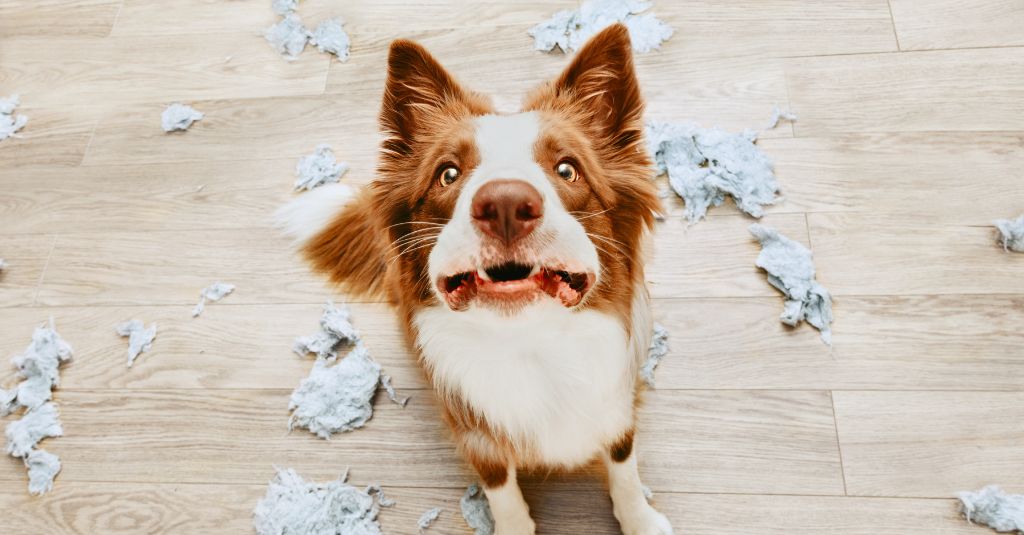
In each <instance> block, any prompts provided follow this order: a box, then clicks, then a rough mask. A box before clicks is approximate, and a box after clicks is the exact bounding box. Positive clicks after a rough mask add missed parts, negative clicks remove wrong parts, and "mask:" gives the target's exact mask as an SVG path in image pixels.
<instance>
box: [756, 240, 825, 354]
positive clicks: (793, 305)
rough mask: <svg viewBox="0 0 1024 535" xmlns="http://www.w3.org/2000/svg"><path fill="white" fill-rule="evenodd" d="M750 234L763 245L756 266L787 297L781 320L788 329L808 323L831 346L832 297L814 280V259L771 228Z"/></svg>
mask: <svg viewBox="0 0 1024 535" xmlns="http://www.w3.org/2000/svg"><path fill="white" fill-rule="evenodd" d="M749 230H750V233H751V234H753V235H754V237H755V238H757V240H758V241H759V242H761V253H760V254H758V256H757V267H759V268H761V269H763V270H765V272H767V273H768V282H769V283H770V284H771V285H772V286H774V287H775V288H777V289H778V290H779V291H781V292H782V293H783V294H785V297H786V302H785V307H784V309H783V312H782V316H780V317H779V320H781V321H782V323H785V324H786V325H789V326H794V327H795V326H796V325H797V324H799V323H800V321H806V322H807V323H810V324H811V325H813V326H814V327H815V328H816V329H818V330H819V331H821V340H822V341H823V342H825V344H827V345H832V330H831V327H830V326H831V324H832V296H831V295H829V293H828V290H826V289H825V287H824V286H822V285H821V284H818V281H816V280H815V278H814V257H813V255H812V254H811V251H810V250H809V249H807V248H806V247H804V246H803V244H801V243H800V242H797V241H794V240H791V239H789V238H787V237H785V236H783V235H781V234H779V232H778V231H777V230H775V229H773V228H771V227H766V226H764V225H758V224H756V223H755V224H753V225H750V227H749Z"/></svg>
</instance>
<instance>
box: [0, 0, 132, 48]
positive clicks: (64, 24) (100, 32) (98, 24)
mask: <svg viewBox="0 0 1024 535" xmlns="http://www.w3.org/2000/svg"><path fill="white" fill-rule="evenodd" d="M120 8H121V0H3V1H2V2H0V36H3V37H4V38H5V39H7V38H10V37H19V36H33V35H39V34H41V33H48V32H54V31H55V30H56V29H57V28H59V29H60V31H59V33H60V34H61V35H74V36H93V37H103V36H106V35H109V34H110V30H111V28H112V27H113V25H114V20H115V19H116V18H117V12H118V10H119V9H120ZM5 45H6V41H5Z"/></svg>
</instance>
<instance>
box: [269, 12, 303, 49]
mask: <svg viewBox="0 0 1024 535" xmlns="http://www.w3.org/2000/svg"><path fill="white" fill-rule="evenodd" d="M263 37H264V38H265V39H266V40H267V42H268V43H270V46H271V47H273V49H274V50H276V51H277V53H278V54H281V55H282V56H284V59H286V60H288V61H292V60H295V59H297V58H298V57H299V54H301V53H302V51H303V50H304V49H305V48H306V42H307V41H309V30H307V29H306V27H305V26H303V25H302V19H300V18H299V16H298V15H296V14H294V13H288V14H287V15H285V16H284V17H283V18H282V19H281V20H280V21H278V23H277V24H275V25H273V26H271V27H270V28H267V31H266V33H264V34H263Z"/></svg>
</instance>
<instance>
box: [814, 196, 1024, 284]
mask: <svg viewBox="0 0 1024 535" xmlns="http://www.w3.org/2000/svg"><path fill="white" fill-rule="evenodd" d="M808 222H809V225H810V232H811V242H812V243H813V244H814V258H815V264H816V266H817V270H818V280H819V281H821V283H822V284H824V285H825V287H826V288H828V289H829V290H830V291H831V292H832V293H833V294H834V295H840V296H841V295H914V294H993V293H1002V294H1021V293H1024V262H1021V261H1020V260H1021V258H1020V257H1019V256H1017V255H1014V254H1012V253H1007V252H1004V251H1003V248H1002V247H1001V246H999V245H998V244H997V243H996V231H995V230H994V229H993V228H992V227H990V226H969V225H964V224H961V223H959V222H957V221H956V220H955V219H953V220H952V221H951V220H950V218H948V217H944V216H932V217H915V216H897V215H891V216H890V215H870V214H810V215H809V216H808Z"/></svg>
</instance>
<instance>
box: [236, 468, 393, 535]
mask: <svg viewBox="0 0 1024 535" xmlns="http://www.w3.org/2000/svg"><path fill="white" fill-rule="evenodd" d="M346 478H347V476H346V475H343V476H341V477H339V478H338V479H336V480H334V481H331V482H328V483H322V484H321V483H310V482H307V481H306V480H304V479H302V477H300V476H299V475H298V474H297V473H295V471H294V470H291V469H287V470H281V469H279V470H278V471H277V476H276V477H275V478H274V480H273V481H271V482H270V485H269V487H268V488H267V494H266V496H264V497H263V499H261V500H260V501H259V502H258V503H257V504H256V508H255V509H254V510H253V526H254V527H255V528H256V533H257V534H258V535H381V530H380V524H379V523H378V522H377V515H378V514H379V513H380V506H379V504H378V503H377V502H376V501H375V500H374V499H373V496H371V495H370V494H369V493H367V492H366V491H362V490H359V489H357V488H356V487H353V486H352V485H349V484H347V483H345V480H346Z"/></svg>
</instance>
